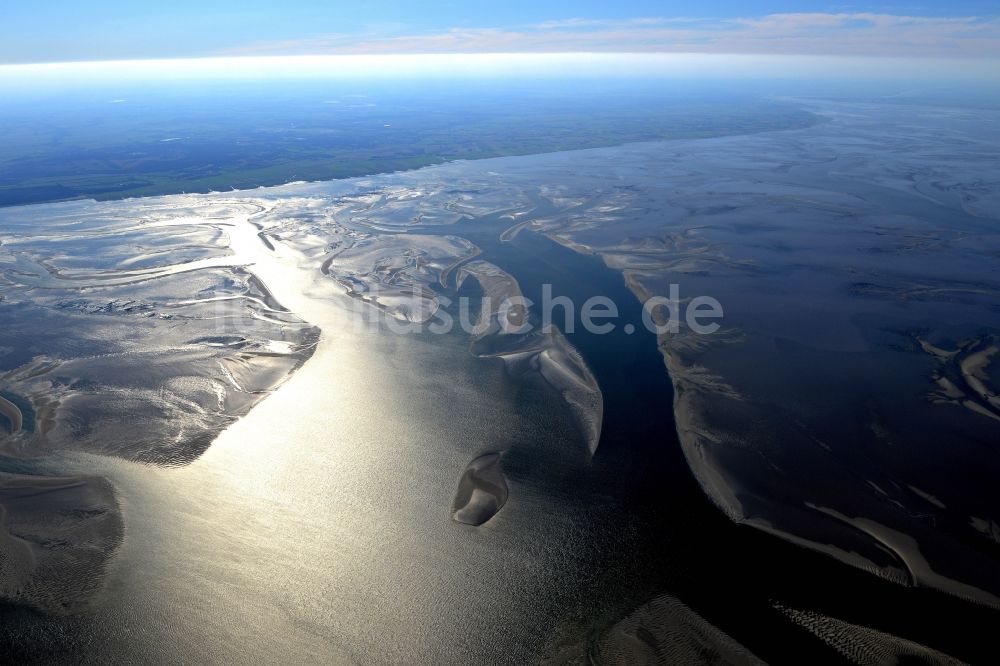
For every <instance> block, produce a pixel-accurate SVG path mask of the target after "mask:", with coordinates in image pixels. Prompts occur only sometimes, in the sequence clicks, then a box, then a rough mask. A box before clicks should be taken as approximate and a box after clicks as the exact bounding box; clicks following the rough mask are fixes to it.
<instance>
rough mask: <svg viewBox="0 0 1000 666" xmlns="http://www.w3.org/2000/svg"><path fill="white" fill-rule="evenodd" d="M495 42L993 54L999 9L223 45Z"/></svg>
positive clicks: (271, 47)
mask: <svg viewBox="0 0 1000 666" xmlns="http://www.w3.org/2000/svg"><path fill="white" fill-rule="evenodd" d="M501 52H502V53H524V52H528V53H570V52H577V53H579V52H633V53H634V52H642V53H731V54H775V55H791V54H800V55H864V56H921V57H923V56H926V57H973V58H983V57H998V56H1000V17H975V16H966V17H923V16H898V15H891V14H875V13H843V14H831V13H789V14H770V15H767V16H762V17H759V18H712V19H709V18H682V17H674V18H667V17H641V18H633V19H614V20H605V19H566V20H560V21H546V22H543V23H537V24H532V25H526V26H522V27H519V28H452V29H448V30H444V31H438V32H428V33H423V34H411V33H407V32H405V29H404V28H402V27H397V28H395V29H393V28H391V27H389V28H386V27H385V26H382V27H379V28H377V29H372V30H370V31H367V32H365V33H361V34H357V33H334V34H326V35H320V36H314V37H309V38H303V39H289V40H277V41H265V42H259V43H255V44H249V45H246V46H242V47H236V48H230V49H225V50H223V51H221V52H220V53H221V54H225V55H293V54H294V55H300V54H381V53H501Z"/></svg>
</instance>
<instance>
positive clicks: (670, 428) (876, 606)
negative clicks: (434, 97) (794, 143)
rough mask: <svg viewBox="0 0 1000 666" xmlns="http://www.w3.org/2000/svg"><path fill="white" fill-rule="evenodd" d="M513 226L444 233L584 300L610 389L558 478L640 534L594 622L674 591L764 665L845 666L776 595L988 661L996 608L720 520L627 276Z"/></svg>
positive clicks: (585, 338) (526, 278) (618, 560)
mask: <svg viewBox="0 0 1000 666" xmlns="http://www.w3.org/2000/svg"><path fill="white" fill-rule="evenodd" d="M536 203H537V205H538V208H537V209H536V210H535V211H534V214H535V215H537V216H538V217H544V216H545V215H546V213H547V210H548V208H547V202H545V201H544V200H542V199H538V200H537V202H536ZM510 225H511V221H510V219H509V218H507V219H501V218H500V216H499V215H494V216H487V217H483V218H478V219H470V220H467V221H464V222H462V223H460V224H458V225H451V226H449V227H448V228H446V229H442V230H441V231H440V232H439V233H448V234H454V235H457V236H461V237H463V238H467V239H468V240H470V241H472V242H474V243H476V244H477V245H478V246H479V247H480V248H481V250H482V254H481V255H480V257H479V258H481V259H483V260H486V261H489V262H492V263H494V264H496V265H497V266H499V267H500V268H502V269H503V270H505V271H507V272H508V273H510V274H511V275H513V276H514V277H515V278H516V279H517V280H518V282H519V284H520V286H521V290H522V292H523V293H524V295H525V296H526V297H527V298H529V299H531V300H532V301H533V302H534V303H536V304H539V303H541V302H542V293H543V292H542V289H543V285H551V289H552V292H551V293H552V295H553V296H556V297H558V296H566V297H569V298H570V299H571V300H572V302H573V303H574V304H576V308H575V309H576V312H575V326H574V330H573V331H572V332H569V331H566V332H565V333H566V337H567V339H568V340H569V341H570V342H571V343H572V344H573V346H574V347H576V349H577V350H578V351H579V352H580V353H581V354H582V355H583V357H584V359H585V360H586V362H587V364H588V366H589V367H590V369H591V371H592V372H593V374H594V376H595V377H596V379H597V381H598V384H599V385H600V387H601V390H602V392H603V397H604V422H603V429H602V432H601V438H600V444H599V447H598V449H597V452H596V454H595V455H594V457H593V460H592V461H591V462H590V463H589V465H587V467H586V469H584V470H581V472H580V475H579V476H578V477H573V478H567V479H564V480H563V481H564V482H565V483H566V484H573V486H574V487H567V488H565V492H567V493H577V494H578V495H579V496H580V497H581V498H586V500H582V501H594V498H602V499H598V500H597V501H603V502H606V503H608V504H609V505H614V506H615V507H616V508H617V510H618V511H619V512H620V513H619V517H620V521H610V522H609V523H608V524H607V525H606V526H604V528H605V529H607V530H608V531H609V533H611V534H613V533H614V532H615V530H617V529H620V526H621V525H625V524H629V525H636V526H638V530H639V534H638V536H637V537H634V538H629V539H627V543H628V552H625V553H619V554H616V555H615V558H614V559H613V560H602V561H600V562H595V563H594V567H595V569H599V570H601V571H602V572H603V575H601V576H595V580H594V581H592V582H591V583H590V584H591V585H592V589H591V590H590V592H591V595H592V607H591V608H587V609H583V612H584V613H589V614H590V616H591V617H594V618H595V620H594V625H595V629H597V630H599V629H600V628H601V627H602V626H606V625H608V624H611V623H613V622H614V621H615V620H616V619H618V618H619V617H621V616H623V615H624V614H626V613H627V612H628V611H629V610H631V608H634V607H635V606H637V605H639V604H641V603H643V602H645V601H647V600H649V599H652V598H653V597H655V596H657V595H658V594H661V593H670V594H672V595H674V596H677V597H679V598H680V599H681V600H682V601H684V603H686V604H687V605H689V606H690V607H692V608H693V609H694V610H695V611H696V612H698V613H699V614H700V615H702V616H703V617H704V618H705V619H707V620H708V621H709V622H711V623H712V624H715V625H716V626H718V627H719V628H720V629H722V630H723V631H725V632H726V633H728V634H729V635H731V636H732V637H733V638H735V639H736V640H738V641H739V642H740V643H742V644H743V645H745V646H746V647H748V648H749V649H750V650H751V651H753V652H754V653H755V654H757V655H758V656H760V657H761V658H763V659H764V660H766V661H768V662H769V663H788V664H802V663H843V658H842V657H841V656H840V655H839V654H837V653H835V652H834V651H833V650H832V648H829V647H828V646H826V645H824V644H822V643H820V641H818V640H816V639H815V638H814V637H812V635H811V634H808V633H807V632H806V631H805V630H804V629H800V628H798V627H796V626H794V625H792V624H791V622H789V621H788V620H787V619H786V618H785V617H784V616H783V615H782V614H781V612H780V611H779V610H778V609H777V608H776V602H780V604H782V605H784V606H786V607H790V608H795V609H808V610H812V611H816V612H819V613H823V614H827V615H829V616H832V617H836V618H838V619H842V620H846V621H848V622H852V623H855V624H858V625H862V626H867V627H873V628H876V629H878V630H880V631H885V632H889V633H892V634H895V635H897V636H902V637H905V638H909V639H911V640H914V641H916V642H919V643H921V644H923V645H927V646H929V647H932V648H935V649H938V650H942V651H944V652H946V653H949V654H952V655H955V656H957V657H959V658H963V659H966V660H968V661H970V662H972V663H990V658H991V657H992V655H993V653H994V648H993V646H992V645H991V644H990V639H989V638H988V637H986V636H983V635H982V634H981V632H977V631H976V630H975V627H977V626H986V625H984V624H982V623H987V624H988V623H990V622H992V621H994V620H995V613H993V611H991V610H989V609H985V608H979V607H975V606H972V605H970V604H967V603H965V602H961V601H959V600H957V599H953V598H951V597H949V596H947V595H944V594H941V593H938V592H934V591H931V590H923V589H915V588H904V587H901V586H898V585H896V584H893V583H889V582H887V581H884V580H882V579H880V578H877V577H875V576H872V575H870V574H867V573H864V572H861V571H859V570H856V569H853V568H851V567H848V566H845V565H841V564H839V563H837V562H835V561H833V560H832V559H830V558H828V557H826V556H824V555H820V554H818V553H815V552H813V551H809V550H806V549H803V548H799V547H796V546H794V545H792V544H789V543H787V542H784V541H781V540H778V539H776V538H774V537H771V536H769V535H766V534H764V533H762V532H760V531H758V530H755V529H752V528H750V527H746V526H741V525H737V524H734V523H733V522H731V521H730V520H728V519H727V518H726V517H725V516H723V514H722V513H721V512H720V511H718V510H717V509H716V508H715V507H714V506H713V505H712V504H711V503H710V502H709V501H708V500H707V498H706V497H705V495H704V494H703V492H702V491H701V488H700V487H699V486H698V484H697V481H696V480H695V479H694V477H693V475H692V474H691V472H690V470H689V468H688V466H687V462H686V460H685V458H684V455H683V453H682V449H681V446H680V443H679V441H678V439H677V434H676V424H675V422H674V416H673V408H672V402H673V387H672V384H671V381H670V378H669V375H668V374H667V371H666V368H665V365H664V361H663V358H662V356H661V354H660V351H659V349H658V345H657V339H656V336H655V334H654V333H652V332H651V331H649V330H647V329H646V328H645V327H644V325H643V323H642V305H641V303H640V302H639V300H638V299H637V297H636V296H635V295H634V294H633V293H632V292H631V291H630V290H629V289H628V288H627V286H626V284H625V281H624V277H623V275H622V273H621V272H619V271H617V270H613V269H610V268H608V267H607V266H606V265H605V264H604V262H603V260H602V259H601V258H600V257H598V256H595V255H586V254H582V253H578V252H575V251H573V250H570V249H569V248H566V247H564V246H562V245H559V244H558V243H556V242H554V241H552V240H550V239H549V238H547V237H545V236H543V235H541V234H537V233H534V232H531V231H521V233H519V234H518V235H517V236H516V237H515V238H514V239H513V240H511V241H501V240H500V235H501V233H502V232H503V231H504V230H505V229H507V228H508V227H509V226H510ZM421 231H422V232H425V233H426V230H425V229H421ZM593 296H604V297H607V298H610V299H611V300H612V301H613V302H614V303H615V304H616V306H617V309H618V317H617V318H615V319H613V320H609V321H613V323H615V328H614V330H613V331H612V332H610V333H606V334H595V333H591V332H588V331H587V330H586V329H585V328H584V327H583V326H582V324H581V321H580V308H581V306H582V304H583V303H584V302H585V301H586V300H587V299H588V298H590V297H593ZM556 312H557V314H556V316H555V317H554V323H556V324H557V325H559V326H560V328H563V326H562V310H561V309H558V308H557V310H556ZM629 324H630V325H631V327H632V330H633V332H632V333H631V334H629V333H627V332H626V325H629ZM539 464H542V463H541V461H539ZM602 508H603V507H602ZM597 514H598V512H597V511H596V508H595V516H596V515H597ZM601 515H604V514H601ZM595 520H596V518H595ZM624 540H625V539H624V537H623V541H624ZM944 617H947V618H948V621H946V622H944V621H942V620H941V618H944Z"/></svg>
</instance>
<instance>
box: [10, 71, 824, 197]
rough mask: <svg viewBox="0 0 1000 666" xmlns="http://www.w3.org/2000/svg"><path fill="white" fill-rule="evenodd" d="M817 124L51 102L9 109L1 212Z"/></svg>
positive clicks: (561, 99) (369, 95)
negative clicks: (7, 207) (40, 204)
mask: <svg viewBox="0 0 1000 666" xmlns="http://www.w3.org/2000/svg"><path fill="white" fill-rule="evenodd" d="M817 121H818V119H817V117H816V116H814V115H812V114H810V113H808V112H805V111H802V110H800V109H798V108H796V107H794V106H792V105H787V104H780V103H776V102H769V101H762V100H755V99H751V98H726V99H719V98H716V99H699V98H697V97H690V96H688V97H680V96H678V95H676V94H674V93H672V92H670V91H658V90H655V89H654V90H650V89H648V88H642V89H636V90H621V89H611V90H602V89H600V88H588V89H580V90H577V89H574V88H572V87H564V88H562V89H560V90H556V91H550V90H544V89H529V90H523V89H496V88H476V89H466V90H460V91H455V90H441V89H435V90H433V91H423V90H409V91H399V90H394V89H391V88H382V89H378V90H373V91H370V92H366V93H364V94H343V93H340V92H337V91H328V90H323V89H316V88H308V87H307V88H304V89H301V90H284V91H282V92H280V93H264V92H258V91H255V90H246V89H235V90H231V91H225V90H221V91H219V90H215V91H213V90H205V89H194V90H169V91H163V90H125V91H116V90H109V91H91V92H89V93H87V94H84V93H80V92H76V93H66V94H55V93H53V94H50V95H48V96H36V97H33V98H30V99H29V98H22V99H17V100H14V101H13V102H8V103H6V104H5V105H4V106H3V107H0V206H3V205H17V204H26V203H37V202H43V201H57V200H64V199H76V198H94V199H117V198H124V197H135V196H148V195H157V194H173V193H178V192H209V191H223V190H230V189H233V188H235V189H247V188H252V187H257V186H261V185H278V184H282V183H287V182H291V181H297V180H329V179H334V178H347V177H352V176H361V175H368V174H374V173H384V172H389V171H397V170H405V169H415V168H419V167H422V166H426V165H429V164H436V163H440V162H444V161H449V160H456V159H479V158H485V157H497V156H502V155H524V154H532V153H543V152H552V151H559V150H571V149H577V148H592V147H600V146H610V145H618V144H622V143H628V142H634V141H651V140H662V139H683V138H700V137H711V136H722V135H730V134H746V133H753V132H764V131H770V130H782V129H794V128H800V127H806V126H809V125H811V124H814V123H815V122H817Z"/></svg>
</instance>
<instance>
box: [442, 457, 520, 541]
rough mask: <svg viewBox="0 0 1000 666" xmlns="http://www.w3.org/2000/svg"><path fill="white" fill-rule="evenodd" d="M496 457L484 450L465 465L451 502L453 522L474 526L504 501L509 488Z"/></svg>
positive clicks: (495, 511) (485, 518) (481, 522)
mask: <svg viewBox="0 0 1000 666" xmlns="http://www.w3.org/2000/svg"><path fill="white" fill-rule="evenodd" d="M500 458H501V454H499V453H487V454H485V455H482V456H479V457H478V458H476V459H475V460H473V461H472V462H471V463H469V466H468V467H466V468H465V473H464V474H462V480H461V481H459V482H458V492H456V493H455V502H454V504H453V505H452V514H451V517H452V518H453V519H454V520H455V521H457V522H459V523H464V524H466V525H474V526H477V527H478V526H479V525H482V524H483V523H485V522H486V521H488V520H489V519H490V518H492V517H493V516H495V515H496V514H497V512H499V511H500V509H502V508H503V505H504V504H506V503H507V496H508V495H509V491H508V489H507V479H506V478H505V477H504V475H503V467H502V466H501V462H500Z"/></svg>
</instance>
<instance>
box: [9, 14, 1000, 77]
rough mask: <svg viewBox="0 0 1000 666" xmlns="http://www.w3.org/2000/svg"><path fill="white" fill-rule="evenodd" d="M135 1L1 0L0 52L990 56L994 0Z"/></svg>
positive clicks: (997, 34) (88, 55) (998, 49)
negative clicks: (864, 0)
mask: <svg viewBox="0 0 1000 666" xmlns="http://www.w3.org/2000/svg"><path fill="white" fill-rule="evenodd" d="M149 4H152V3H149ZM149 4H147V3H139V2H135V0H90V1H89V2H83V1H81V0H39V1H38V2H19V1H15V2H11V3H5V5H6V6H4V7H3V12H2V18H0V63H33V62H36V63H37V62H61V61H79V60H119V59H142V58H178V57H202V56H219V55H297V54H336V53H450V52H497V51H505V52H568V51H642V52H678V51H682V52H706V53H775V54H817V53H819V54H830V55H833V54H848V55H876V56H880V55H886V56H914V55H928V56H945V57H949V56H957V57H997V56H1000V19H998V18H997V15H998V14H1000V9H998V5H997V3H996V2H995V0H994V1H984V0H955V1H952V2H943V1H936V2H919V1H909V2H905V1H900V2H893V1H889V2H877V3H864V4H857V3H844V2H837V3H834V2H810V1H808V0H806V1H799V2H778V1H769V2H736V1H732V0H730V1H722V2H706V1H705V0H702V1H701V2H692V1H683V2H666V1H662V0H661V1H658V2H649V1H636V0H600V1H591V2H588V1H580V0H576V1H573V2H569V1H561V0H560V1H554V2H545V1H543V0H534V1H525V0H506V1H498V0H492V1H490V2H476V1H474V0H466V1H465V2H435V1H433V0H428V1H424V2H390V1H386V0H361V1H352V2H336V1H335V0H324V1H320V0H298V1H296V0H287V1H285V2H274V1H273V0H272V1H270V2H263V1H260V0H223V1H216V2H212V1H210V0H201V1H194V0H173V1H172V2H169V3H157V6H155V7H150V6H149Z"/></svg>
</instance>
